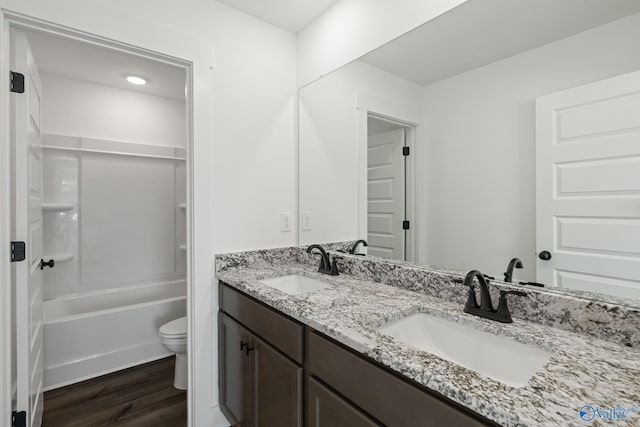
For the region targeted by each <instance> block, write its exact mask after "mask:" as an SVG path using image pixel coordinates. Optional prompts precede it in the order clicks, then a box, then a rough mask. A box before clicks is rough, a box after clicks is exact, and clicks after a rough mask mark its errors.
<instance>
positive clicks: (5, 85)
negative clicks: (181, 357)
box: [0, 9, 196, 427]
mask: <svg viewBox="0 0 640 427" xmlns="http://www.w3.org/2000/svg"><path fill="white" fill-rule="evenodd" d="M12 28H16V29H24V30H30V31H37V32H40V33H44V34H47V35H51V36H56V37H61V38H66V39H70V40H74V41H77V42H81V43H86V44H89V45H92V46H94V47H98V48H101V49H108V50H112V51H116V52H120V53H126V54H129V55H133V56H136V57H138V58H144V59H146V60H150V61H154V62H160V63H164V64H169V65H173V66H176V67H179V68H182V69H183V70H184V72H185V85H186V90H185V141H186V147H185V149H186V155H185V165H186V184H187V189H186V204H187V209H186V214H187V215H186V219H187V221H186V223H187V230H186V237H187V242H186V244H187V314H188V316H189V317H188V336H189V339H188V355H189V356H188V360H189V362H188V363H189V374H188V377H189V380H188V382H189V392H188V393H187V406H188V420H189V421H188V422H189V425H192V423H193V419H194V406H195V403H194V401H195V394H194V393H193V392H191V390H192V387H193V384H194V378H196V376H195V373H194V371H195V369H194V367H195V363H194V359H195V351H193V348H194V340H193V339H192V336H193V334H192V330H193V324H194V319H193V317H194V315H193V313H194V305H195V301H194V298H193V297H192V295H193V293H194V280H195V279H194V277H195V268H194V263H193V259H194V256H193V249H194V233H193V222H194V221H193V219H194V209H193V207H194V202H193V199H194V172H193V169H194V163H193V161H194V158H193V151H194V132H195V124H194V90H193V88H194V77H193V76H194V68H195V64H194V62H192V61H189V60H186V59H181V58H177V57H175V56H171V55H168V54H163V53H161V52H156V51H151V50H149V49H145V48H142V47H138V46H134V45H131V44H127V43H124V42H120V41H116V40H113V39H108V38H106V37H101V36H97V35H94V34H90V33H87V32H84V31H80V30H75V29H71V28H69V27H65V26H62V25H58V24H54V23H51V22H47V21H44V20H41V19H38V18H33V17H30V16H26V15H22V14H20V13H14V12H10V11H7V10H4V9H0V47H1V48H0V52H2V54H1V55H0V75H4V76H6V77H5V78H2V79H0V92H1V93H0V129H2V132H1V133H0V171H1V172H0V242H1V243H0V313H2V315H1V319H0V325H1V326H0V382H1V384H2V386H0V411H2V412H1V413H0V427H3V426H7V427H8V426H10V425H11V412H12V410H13V404H14V402H13V396H14V392H15V383H14V382H13V381H12V378H11V376H12V373H11V365H12V359H11V358H12V356H11V339H12V331H13V329H14V328H15V325H13V324H12V321H11V320H12V319H11V317H12V316H11V308H12V307H11V302H12V299H13V298H14V295H12V293H11V262H10V248H9V245H8V243H9V241H10V238H11V214H12V209H13V207H12V206H11V182H12V179H11V168H10V165H11V159H10V152H11V149H10V147H11V139H10V125H11V123H10V92H9V79H8V76H9V71H10V66H11V65H10V64H11V61H10V55H11V44H10V43H11V42H10V36H9V33H10V30H11V29H12Z"/></svg>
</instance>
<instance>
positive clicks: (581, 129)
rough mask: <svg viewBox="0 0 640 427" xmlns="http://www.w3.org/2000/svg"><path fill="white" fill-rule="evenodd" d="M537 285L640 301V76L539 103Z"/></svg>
mask: <svg viewBox="0 0 640 427" xmlns="http://www.w3.org/2000/svg"><path fill="white" fill-rule="evenodd" d="M536 118H537V124H536V134H537V141H536V152H537V156H536V157H537V158H536V171H537V174H536V175H537V203H536V206H537V214H536V218H537V249H538V252H540V251H543V250H549V251H551V252H552V257H551V258H549V259H547V260H542V259H538V260H537V263H538V268H537V276H536V277H537V279H538V280H539V281H542V282H544V283H548V284H552V285H553V286H559V287H562V288H570V289H579V290H585V291H590V292H599V293H606V294H609V295H616V296H619V297H623V298H637V299H640V283H639V282H638V278H639V277H640V258H639V256H640V199H639V198H638V193H639V192H640V160H639V159H640V144H639V142H640V139H639V135H640V134H639V132H638V129H640V72H634V73H630V74H625V75H622V76H618V77H613V78H609V79H605V80H601V81H598V82H595V83H591V84H587V85H583V86H578V87H575V88H572V89H568V90H564V91H561V92H557V93H553V94H550V95H546V96H543V97H540V98H538V99H537V102H536Z"/></svg>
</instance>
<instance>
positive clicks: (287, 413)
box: [250, 336, 302, 427]
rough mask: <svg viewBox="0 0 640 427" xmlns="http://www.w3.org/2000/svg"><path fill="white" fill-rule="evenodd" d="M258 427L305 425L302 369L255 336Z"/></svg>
mask: <svg viewBox="0 0 640 427" xmlns="http://www.w3.org/2000/svg"><path fill="white" fill-rule="evenodd" d="M251 345H252V348H253V350H252V351H251V352H250V355H251V363H252V367H253V368H252V371H253V377H254V381H255V382H254V387H255V388H254V389H253V402H252V403H253V407H254V408H255V414H254V415H255V420H254V422H252V423H251V425H252V426H255V427H275V426H278V427H301V426H302V367H300V366H299V365H297V364H296V363H295V362H293V361H292V360H290V359H289V358H287V357H286V356H284V355H283V354H281V353H280V352H278V351H277V350H275V349H274V348H273V347H271V346H270V345H269V344H267V343H266V342H264V341H262V340H261V339H259V338H257V337H256V336H253V337H252V338H251Z"/></svg>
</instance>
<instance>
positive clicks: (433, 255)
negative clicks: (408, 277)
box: [422, 15, 640, 279]
mask: <svg viewBox="0 0 640 427" xmlns="http://www.w3.org/2000/svg"><path fill="white" fill-rule="evenodd" d="M639 40H640V15H634V16H631V17H628V18H624V19H622V20H620V21H616V22H614V23H611V24H607V25H604V26H602V27H598V28H595V29H593V30H589V31H586V32H584V33H581V34H577V35H575V36H572V37H569V38H566V39H564V40H561V41H558V42H555V43H551V44H549V45H545V46H542V47H540V48H537V49H534V50H531V51H528V52H525V53H522V54H519V55H516V56H513V57H511V58H507V59H505V60H502V61H498V62H495V63H492V64H489V65H487V66H484V67H481V68H478V69H476V70H472V71H469V72H466V73H463V74H460V75H458V76H454V77H451V78H449V79H445V80H441V81H439V82H437V83H434V84H432V85H429V86H426V87H425V88H424V90H423V98H424V108H425V124H426V128H427V132H428V134H427V141H428V147H429V151H428V153H427V156H428V159H429V161H428V163H427V168H426V169H427V174H428V175H427V183H426V184H427V185H428V217H427V218H424V217H423V219H422V220H423V221H427V224H428V226H427V230H428V231H427V233H428V236H427V239H426V241H427V242H428V253H427V258H426V259H423V260H422V262H428V263H430V264H435V265H442V266H447V267H452V268H461V269H464V270H468V269H469V268H477V269H479V270H481V271H483V272H487V273H488V274H496V275H500V276H501V273H502V272H503V271H504V270H505V269H506V266H507V263H508V261H509V259H510V258H511V257H514V256H517V257H519V258H521V259H522V261H523V263H524V267H525V269H524V270H516V272H515V273H516V276H520V277H524V278H529V279H531V278H533V277H535V264H536V260H535V255H534V251H535V225H536V223H535V108H534V107H535V98H536V97H538V96H541V95H544V94H548V93H552V92H556V91H559V90H562V89H566V88H570V87H573V86H579V85H582V84H585V83H589V82H593V81H596V80H601V79H604V78H607V77H611V76H615V75H618V74H623V73H626V72H631V71H635V70H638V69H640V44H639Z"/></svg>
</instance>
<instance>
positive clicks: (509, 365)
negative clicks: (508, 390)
mask: <svg viewBox="0 0 640 427" xmlns="http://www.w3.org/2000/svg"><path fill="white" fill-rule="evenodd" d="M377 330H378V332H380V333H382V334H385V335H388V336H390V337H392V338H394V339H396V340H398V341H400V342H402V343H405V344H408V345H410V346H412V347H415V348H417V349H419V350H423V351H426V352H429V353H431V354H435V355H436V356H439V357H441V358H442V359H446V360H448V361H450V362H453V363H456V364H458V365H461V366H464V367H465V368H468V369H471V370H473V371H476V372H478V373H480V374H482V375H485V376H487V377H490V378H493V379H495V380H498V381H500V382H502V383H504V384H506V385H509V386H512V387H523V386H525V385H526V384H527V382H528V381H529V379H531V377H532V376H533V374H535V373H536V372H537V371H538V370H540V369H541V368H542V367H543V366H544V364H545V363H547V361H548V360H549V358H550V357H551V353H549V352H547V351H544V350H541V349H539V348H537V347H534V346H531V345H527V344H522V343H520V342H517V341H514V340H512V339H510V338H506V337H501V336H498V335H494V334H490V333H487V332H484V331H479V330H477V329H474V328H472V327H469V326H465V325H461V324H458V323H456V322H452V321H449V320H445V319H441V318H439V317H435V316H431V315H428V314H424V313H417V314H413V315H411V316H408V317H405V318H403V319H400V320H398V321H395V322H391V323H388V324H386V325H384V326H382V327H380V328H378V329H377Z"/></svg>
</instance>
